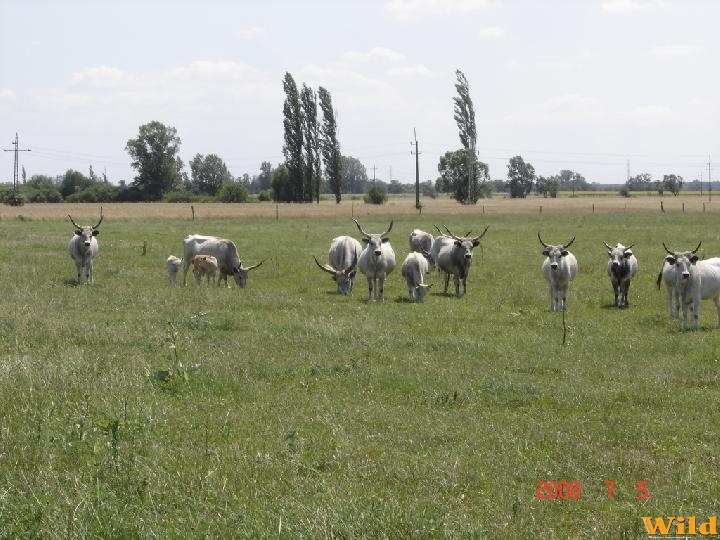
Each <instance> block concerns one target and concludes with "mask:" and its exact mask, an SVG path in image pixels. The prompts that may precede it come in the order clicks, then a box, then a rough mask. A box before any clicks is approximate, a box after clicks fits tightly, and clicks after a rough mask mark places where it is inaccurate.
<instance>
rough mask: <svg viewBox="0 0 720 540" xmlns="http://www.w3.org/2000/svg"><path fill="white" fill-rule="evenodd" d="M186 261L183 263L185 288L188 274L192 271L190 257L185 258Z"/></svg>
mask: <svg viewBox="0 0 720 540" xmlns="http://www.w3.org/2000/svg"><path fill="white" fill-rule="evenodd" d="M185 259H186V260H184V261H183V287H187V273H188V270H189V269H190V261H189V260H188V259H189V257H185Z"/></svg>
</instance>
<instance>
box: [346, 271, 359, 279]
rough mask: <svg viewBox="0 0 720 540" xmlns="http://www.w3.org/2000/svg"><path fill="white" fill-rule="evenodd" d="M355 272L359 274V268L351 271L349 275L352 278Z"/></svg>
mask: <svg viewBox="0 0 720 540" xmlns="http://www.w3.org/2000/svg"><path fill="white" fill-rule="evenodd" d="M355 274H357V270H353V271H352V272H349V273H348V276H350V277H351V278H354V277H355Z"/></svg>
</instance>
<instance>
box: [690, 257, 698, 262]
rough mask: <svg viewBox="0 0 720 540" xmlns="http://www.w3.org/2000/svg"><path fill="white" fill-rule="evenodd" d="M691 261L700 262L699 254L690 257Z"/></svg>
mask: <svg viewBox="0 0 720 540" xmlns="http://www.w3.org/2000/svg"><path fill="white" fill-rule="evenodd" d="M690 262H691V263H692V264H695V263H696V262H698V258H697V255H693V256H692V257H690Z"/></svg>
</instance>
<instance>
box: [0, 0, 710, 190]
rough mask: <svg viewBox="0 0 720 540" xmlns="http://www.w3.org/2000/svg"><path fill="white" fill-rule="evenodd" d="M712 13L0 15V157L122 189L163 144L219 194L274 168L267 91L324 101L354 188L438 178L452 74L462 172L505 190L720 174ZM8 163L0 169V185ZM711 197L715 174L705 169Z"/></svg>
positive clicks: (661, 8) (370, 6)
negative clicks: (297, 92) (548, 182)
mask: <svg viewBox="0 0 720 540" xmlns="http://www.w3.org/2000/svg"><path fill="white" fill-rule="evenodd" d="M719 21H720V0H684V1H681V0H575V1H571V0H565V1H561V0H544V1H531V0H363V1H357V2H355V1H349V2H346V1H342V0H334V1H333V0H304V1H302V2H299V1H289V0H285V1H279V0H263V1H255V0H249V1H241V0H237V1H230V0H225V1H220V0H203V1H188V0H176V1H170V0H143V1H138V0H122V1H118V0H65V1H62V0H21V1H17V0H0V142H1V144H2V148H3V149H12V148H13V146H12V142H13V141H14V138H15V134H16V133H17V134H18V136H19V140H20V148H29V149H30V150H31V151H30V152H23V153H21V154H20V165H21V166H22V167H25V170H26V173H27V176H28V178H30V177H31V176H32V175H36V174H44V175H49V176H55V175H62V174H64V173H65V171H67V170H68V169H74V170H78V171H80V172H82V173H84V174H86V175H87V174H88V173H89V167H90V166H92V167H93V170H94V171H95V173H97V174H102V173H103V172H104V173H105V174H106V175H107V177H108V179H109V180H110V181H111V182H113V183H117V182H119V181H120V180H125V181H126V182H128V183H130V182H132V180H133V179H134V177H135V175H136V171H135V170H134V169H133V168H132V166H131V164H130V157H129V155H128V153H127V151H126V150H125V145H126V144H127V141H128V140H129V139H132V138H134V137H137V135H138V132H139V127H140V126H141V125H143V124H146V123H148V122H151V121H154V120H157V121H160V122H162V123H163V124H165V125H167V126H171V127H174V128H175V129H176V130H177V135H178V137H179V138H180V139H181V147H180V157H181V158H182V159H183V161H184V162H185V170H186V171H188V172H189V162H190V160H191V159H192V158H193V157H194V156H195V155H196V154H202V155H207V154H216V155H218V156H219V157H220V158H221V159H222V160H223V161H224V162H225V163H226V165H227V166H228V169H229V170H230V172H231V173H232V174H233V175H234V176H236V177H239V176H242V175H243V174H245V173H247V174H248V175H250V176H251V177H252V176H253V175H256V174H258V173H259V172H260V164H261V163H262V162H263V161H270V162H271V163H272V164H273V166H275V165H277V164H279V163H281V162H282V161H283V154H282V146H283V125H282V121H283V116H282V108H283V102H284V99H285V94H284V92H283V87H282V81H283V77H284V75H285V73H286V72H289V73H290V74H291V75H292V76H293V78H294V79H295V81H296V82H297V84H298V86H302V85H303V84H306V85H308V86H310V87H311V88H313V89H315V90H317V88H318V87H319V86H322V87H324V88H326V89H327V90H328V91H329V92H330V94H331V95H332V100H333V105H334V108H335V110H336V115H337V121H338V137H339V141H340V146H341V151H342V153H343V155H349V156H353V157H355V158H357V159H359V160H360V161H361V162H362V163H363V165H365V167H366V169H367V172H368V176H369V177H370V178H373V176H375V177H376V178H377V179H382V180H385V181H390V180H398V181H400V182H404V183H412V182H414V181H415V157H414V156H413V155H412V154H411V151H412V150H413V148H414V146H413V145H412V144H411V143H412V142H413V141H414V137H415V135H414V134H415V133H416V134H417V141H418V148H419V150H420V156H419V165H420V167H419V168H420V180H421V181H424V180H427V179H433V180H434V179H435V178H437V176H438V172H437V165H438V161H439V157H440V156H441V155H442V154H444V153H445V152H447V151H453V150H457V149H459V148H460V147H461V144H460V141H459V137H458V128H457V125H456V123H455V121H454V119H453V97H455V96H456V95H457V93H456V90H455V86H454V85H455V83H456V75H455V73H456V70H458V69H459V70H461V71H462V72H463V73H464V74H465V76H466V77H467V80H468V82H469V85H470V95H471V97H472V100H473V102H474V108H475V115H476V123H477V131H478V138H477V149H478V155H479V159H480V160H481V161H483V162H485V163H487V164H488V165H489V168H490V176H491V177H492V178H494V179H504V178H506V176H507V163H508V160H509V159H510V158H511V157H513V156H516V155H520V156H522V157H523V159H524V160H525V161H526V162H529V163H531V164H532V165H533V166H534V167H535V170H536V172H537V174H539V175H543V176H549V175H553V174H557V173H558V172H559V171H560V170H562V169H570V170H573V171H576V172H579V173H580V174H582V175H583V176H584V177H585V178H586V179H587V180H588V181H589V182H599V183H623V182H625V180H626V179H627V175H628V171H629V173H630V175H633V176H634V175H636V174H640V173H650V174H651V175H652V176H653V178H654V179H661V178H662V176H663V175H665V174H679V175H681V176H682V177H683V178H684V179H685V180H688V181H689V180H695V179H701V177H702V179H704V180H705V181H707V177H708V161H709V160H710V161H712V160H715V161H720V129H719V128H720V69H719V68H720V28H719V27H718V25H719V24H720V22H719ZM12 171H13V152H3V153H2V154H1V155H0V181H11V180H12ZM711 174H712V177H713V179H715V180H720V169H718V168H717V166H713V168H712V169H711Z"/></svg>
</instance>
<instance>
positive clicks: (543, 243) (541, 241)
mask: <svg viewBox="0 0 720 540" xmlns="http://www.w3.org/2000/svg"><path fill="white" fill-rule="evenodd" d="M538 240H540V243H541V244H542V245H543V246H545V247H546V248H549V247H550V244H546V243H545V242H543V239H542V238H540V232H539V231H538Z"/></svg>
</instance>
